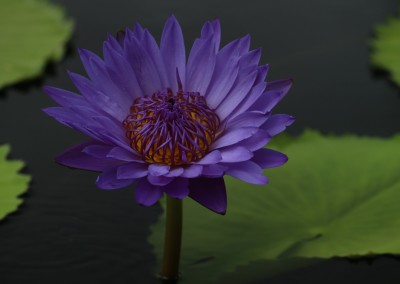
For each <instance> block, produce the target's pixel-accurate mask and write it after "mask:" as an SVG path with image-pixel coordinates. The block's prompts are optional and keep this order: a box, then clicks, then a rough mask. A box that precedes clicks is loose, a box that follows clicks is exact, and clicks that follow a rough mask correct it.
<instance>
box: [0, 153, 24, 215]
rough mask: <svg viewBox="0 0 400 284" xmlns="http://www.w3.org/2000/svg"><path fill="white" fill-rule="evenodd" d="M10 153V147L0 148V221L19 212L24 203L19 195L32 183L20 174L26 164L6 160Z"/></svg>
mask: <svg viewBox="0 0 400 284" xmlns="http://www.w3.org/2000/svg"><path fill="white" fill-rule="evenodd" d="M9 151H10V147H9V146H8V145H2V146H0V220H2V219H3V218H4V217H5V216H6V215H7V214H9V213H11V212H13V211H15V210H17V208H18V206H19V205H20V204H21V203H22V199H21V198H20V197H19V195H21V194H22V193H24V192H25V191H26V190H27V188H28V184H29V181H30V177H29V176H27V175H22V174H19V173H18V171H19V170H20V169H22V168H23V167H24V165H25V164H24V162H22V161H16V160H12V161H10V160H7V159H6V158H7V155H8V153H9Z"/></svg>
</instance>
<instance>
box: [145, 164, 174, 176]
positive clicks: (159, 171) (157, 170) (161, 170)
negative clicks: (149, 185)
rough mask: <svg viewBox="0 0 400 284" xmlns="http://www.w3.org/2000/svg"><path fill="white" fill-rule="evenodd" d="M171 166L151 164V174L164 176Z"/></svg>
mask: <svg viewBox="0 0 400 284" xmlns="http://www.w3.org/2000/svg"><path fill="white" fill-rule="evenodd" d="M170 168H171V167H170V166H167V165H158V164H151V165H150V166H149V174H151V175H152V176H163V175H165V174H167V173H168V172H169V169H170Z"/></svg>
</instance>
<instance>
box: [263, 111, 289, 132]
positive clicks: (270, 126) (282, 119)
mask: <svg viewBox="0 0 400 284" xmlns="http://www.w3.org/2000/svg"><path fill="white" fill-rule="evenodd" d="M294 121H295V119H294V117H293V116H291V115H287V114H274V115H271V116H270V117H269V118H268V120H267V121H266V122H265V123H264V124H263V125H262V126H261V128H262V129H264V130H266V131H267V132H268V133H269V135H271V136H275V135H277V134H278V133H281V132H282V131H284V130H285V129H286V127H288V126H289V125H291V124H292V123H293V122H294Z"/></svg>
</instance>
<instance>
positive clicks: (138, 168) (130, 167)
mask: <svg viewBox="0 0 400 284" xmlns="http://www.w3.org/2000/svg"><path fill="white" fill-rule="evenodd" d="M147 173H148V170H147V165H146V164H140V163H129V164H125V165H122V166H119V167H118V170H117V178H118V179H137V178H141V177H145V176H147Z"/></svg>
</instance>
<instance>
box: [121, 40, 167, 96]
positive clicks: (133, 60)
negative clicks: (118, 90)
mask: <svg viewBox="0 0 400 284" xmlns="http://www.w3.org/2000/svg"><path fill="white" fill-rule="evenodd" d="M124 52H125V53H124V57H125V58H127V60H128V61H129V62H130V64H131V67H132V69H133V71H134V72H135V75H136V78H137V81H138V82H139V84H140V87H141V89H142V90H143V93H144V95H147V96H149V95H152V94H153V93H155V92H156V91H160V90H161V89H162V83H161V79H160V74H159V70H158V69H157V66H156V65H155V64H154V62H155V60H154V59H153V58H152V57H151V55H150V54H149V53H148V51H147V50H146V49H145V47H144V46H143V44H142V43H141V42H139V41H138V40H137V39H136V38H130V39H129V40H125V45H124Z"/></svg>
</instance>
